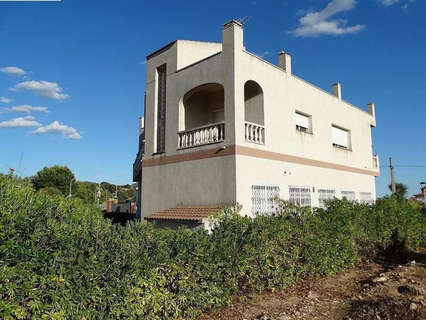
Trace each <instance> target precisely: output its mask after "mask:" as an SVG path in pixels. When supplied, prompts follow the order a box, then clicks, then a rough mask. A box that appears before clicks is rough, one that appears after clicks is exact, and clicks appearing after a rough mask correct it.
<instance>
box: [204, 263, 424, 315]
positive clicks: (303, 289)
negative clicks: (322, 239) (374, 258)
mask: <svg viewBox="0 0 426 320" xmlns="http://www.w3.org/2000/svg"><path fill="white" fill-rule="evenodd" d="M418 258H419V259H420V261H419V260H417V262H414V261H413V262H409V263H407V264H405V265H399V266H389V265H387V264H384V263H380V262H376V263H368V264H364V265H362V266H358V267H357V268H353V269H351V270H348V271H346V272H343V273H340V274H337V275H333V276H329V277H326V278H323V279H320V280H312V279H307V280H304V281H300V282H298V283H296V284H295V285H293V286H291V287H289V288H288V289H286V290H284V291H282V292H268V293H264V294H262V295H258V296H250V297H248V298H245V299H243V300H242V299H237V298H236V299H235V300H234V301H233V306H232V307H229V308H225V309H222V310H220V311H217V312H211V313H207V314H204V315H202V316H201V317H200V320H211V319H218V320H225V319H226V320H229V319H236V320H237V319H239V320H243V319H244V320H249V319H250V320H252V319H259V320H296V319H297V320H300V319H309V320H311V319H312V320H313V319H318V320H330V319H336V320H337V319H338V320H355V319H361V320H367V319H368V320H370V319H371V320H394V319H395V320H412V319H413V320H414V319H416V320H417V319H418V320H425V319H426V300H425V297H426V264H425V261H423V257H418Z"/></svg>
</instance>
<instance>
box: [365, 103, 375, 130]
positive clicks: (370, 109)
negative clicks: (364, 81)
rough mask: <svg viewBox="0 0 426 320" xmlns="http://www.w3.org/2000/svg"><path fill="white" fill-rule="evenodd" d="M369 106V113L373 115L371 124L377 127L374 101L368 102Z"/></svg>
mask: <svg viewBox="0 0 426 320" xmlns="http://www.w3.org/2000/svg"><path fill="white" fill-rule="evenodd" d="M367 106H368V113H369V114H371V116H372V117H373V121H372V123H371V126H372V127H375V126H376V107H375V106H374V103H373V102H370V103H369V104H367Z"/></svg>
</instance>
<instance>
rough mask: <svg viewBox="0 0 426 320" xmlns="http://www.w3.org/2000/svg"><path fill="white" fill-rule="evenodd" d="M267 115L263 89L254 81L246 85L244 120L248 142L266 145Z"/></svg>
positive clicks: (249, 81)
mask: <svg viewBox="0 0 426 320" xmlns="http://www.w3.org/2000/svg"><path fill="white" fill-rule="evenodd" d="M264 117H265V113H264V105H263V90H262V87H261V86H260V85H259V84H258V83H257V82H256V81H253V80H248V81H247V82H246V83H245V84H244V120H245V137H246V140H247V141H249V142H253V143H258V144H264V143H265V128H264V125H265V120H264Z"/></svg>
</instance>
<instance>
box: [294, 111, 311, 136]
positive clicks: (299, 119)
mask: <svg viewBox="0 0 426 320" xmlns="http://www.w3.org/2000/svg"><path fill="white" fill-rule="evenodd" d="M295 116H296V117H295V121H296V130H298V131H302V132H312V130H311V129H312V128H311V116H308V115H307V114H304V113H301V112H299V111H296V114H295Z"/></svg>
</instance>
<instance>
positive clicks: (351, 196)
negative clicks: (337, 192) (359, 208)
mask: <svg viewBox="0 0 426 320" xmlns="http://www.w3.org/2000/svg"><path fill="white" fill-rule="evenodd" d="M343 198H345V199H346V200H348V201H355V192H354V191H342V199H343Z"/></svg>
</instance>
